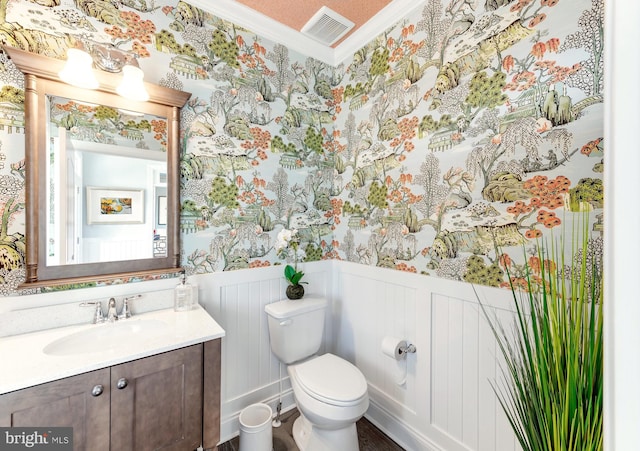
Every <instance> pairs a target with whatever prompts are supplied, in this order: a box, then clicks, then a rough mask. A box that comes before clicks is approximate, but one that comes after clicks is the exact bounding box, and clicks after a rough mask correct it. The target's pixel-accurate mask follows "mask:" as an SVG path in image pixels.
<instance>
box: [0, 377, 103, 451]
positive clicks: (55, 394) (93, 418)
mask: <svg viewBox="0 0 640 451" xmlns="http://www.w3.org/2000/svg"><path fill="white" fill-rule="evenodd" d="M109 374H110V373H109V369H108V368H106V369H103V370H98V371H92V372H90V373H84V374H80V375H78V376H72V377H68V378H66V379H61V380H58V381H53V382H47V383H46V384H41V385H36V386H35V387H29V388H25V389H22V390H17V391H14V392H11V393H7V394H4V395H2V396H0V426H8V427H72V428H73V445H74V449H86V450H92V451H93V450H96V451H102V450H104V451H108V450H109V396H110V390H109V384H110V383H111V381H110V377H109ZM94 388H95V390H94Z"/></svg>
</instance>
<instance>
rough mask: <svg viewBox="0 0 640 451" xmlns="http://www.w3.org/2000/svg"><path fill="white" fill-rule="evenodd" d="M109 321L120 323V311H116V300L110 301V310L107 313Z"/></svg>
mask: <svg viewBox="0 0 640 451" xmlns="http://www.w3.org/2000/svg"><path fill="white" fill-rule="evenodd" d="M107 321H109V322H110V323H112V322H114V321H118V311H117V309H116V300H115V298H111V299H109V310H108V311H107Z"/></svg>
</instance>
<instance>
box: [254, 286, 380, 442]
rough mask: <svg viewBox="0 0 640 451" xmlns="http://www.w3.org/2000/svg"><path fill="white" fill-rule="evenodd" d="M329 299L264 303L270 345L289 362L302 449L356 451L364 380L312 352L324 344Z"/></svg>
mask: <svg viewBox="0 0 640 451" xmlns="http://www.w3.org/2000/svg"><path fill="white" fill-rule="evenodd" d="M326 308H327V301H326V300H325V299H322V298H313V297H308V298H303V299H299V300H286V301H278V302H274V303H272V304H268V305H267V306H266V307H265V311H266V312H267V316H268V318H267V319H268V324H269V339H270V341H271V350H272V351H273V353H274V354H275V355H276V357H278V359H280V361H281V362H282V363H284V364H286V365H287V372H288V374H289V378H290V379H291V387H292V388H293V396H294V398H295V400H296V403H297V405H298V410H299V411H300V416H299V417H298V418H297V419H296V421H295V422H294V424H293V438H294V440H295V442H296V445H298V448H300V450H301V451H336V450H340V451H358V433H357V430H356V421H358V420H359V419H360V418H361V417H362V416H363V415H364V413H365V412H366V411H367V408H368V407H369V395H368V394H367V381H366V379H365V378H364V375H363V374H362V372H360V370H359V369H358V368H356V366H355V365H353V364H351V363H350V362H347V361H346V360H344V359H342V358H340V357H338V356H336V355H333V354H329V353H327V354H323V355H316V352H318V350H319V349H320V345H321V344H322V334H323V331H324V318H325V310H326Z"/></svg>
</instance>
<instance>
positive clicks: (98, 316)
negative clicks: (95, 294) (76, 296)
mask: <svg viewBox="0 0 640 451" xmlns="http://www.w3.org/2000/svg"><path fill="white" fill-rule="evenodd" d="M80 307H95V311H94V313H93V320H92V321H91V322H92V323H93V324H99V323H103V322H104V315H103V314H102V304H101V303H100V302H97V301H96V302H81V303H80Z"/></svg>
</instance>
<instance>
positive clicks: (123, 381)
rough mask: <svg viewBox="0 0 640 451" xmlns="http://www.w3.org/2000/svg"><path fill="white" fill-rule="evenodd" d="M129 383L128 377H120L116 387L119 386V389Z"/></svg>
mask: <svg viewBox="0 0 640 451" xmlns="http://www.w3.org/2000/svg"><path fill="white" fill-rule="evenodd" d="M128 384H129V381H128V380H127V378H126V377H121V378H120V379H118V382H117V383H116V387H118V389H119V390H122V389H123V388H125V387H126V386H127V385H128Z"/></svg>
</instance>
